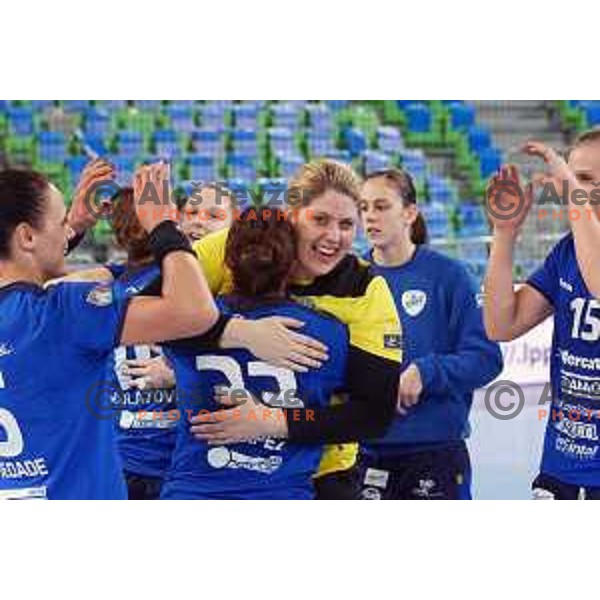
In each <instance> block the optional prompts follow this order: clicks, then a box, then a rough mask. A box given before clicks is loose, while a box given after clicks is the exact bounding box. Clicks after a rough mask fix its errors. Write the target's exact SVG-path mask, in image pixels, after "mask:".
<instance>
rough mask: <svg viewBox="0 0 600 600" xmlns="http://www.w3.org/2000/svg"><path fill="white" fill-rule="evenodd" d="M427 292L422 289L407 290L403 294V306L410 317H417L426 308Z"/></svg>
mask: <svg viewBox="0 0 600 600" xmlns="http://www.w3.org/2000/svg"><path fill="white" fill-rule="evenodd" d="M426 303H427V294H426V293H425V292H423V291H421V290H407V291H406V292H404V293H403V294H402V308H404V310H405V311H406V314H407V315H408V316H410V317H416V316H417V315H418V314H419V313H421V312H422V311H423V309H424V308H425V304H426Z"/></svg>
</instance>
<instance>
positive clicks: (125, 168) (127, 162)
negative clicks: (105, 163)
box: [107, 156, 135, 187]
mask: <svg viewBox="0 0 600 600" xmlns="http://www.w3.org/2000/svg"><path fill="white" fill-rule="evenodd" d="M107 160H109V161H110V163H111V164H112V165H113V166H114V167H115V182H116V183H117V185H120V186H121V187H126V186H131V185H132V183H133V182H132V179H133V174H134V172H135V161H134V160H133V159H131V158H127V157H124V156H109V157H107Z"/></svg>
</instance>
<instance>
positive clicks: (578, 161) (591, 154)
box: [569, 138, 600, 216]
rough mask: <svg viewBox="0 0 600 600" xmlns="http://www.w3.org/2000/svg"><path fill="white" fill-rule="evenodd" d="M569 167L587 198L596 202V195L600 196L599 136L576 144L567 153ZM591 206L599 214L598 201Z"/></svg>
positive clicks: (599, 204) (599, 205)
mask: <svg viewBox="0 0 600 600" xmlns="http://www.w3.org/2000/svg"><path fill="white" fill-rule="evenodd" d="M569 167H570V168H571V170H572V171H573V172H574V173H575V177H577V181H578V183H579V187H580V189H582V190H585V191H586V192H587V198H591V201H592V202H598V200H597V199H596V196H598V198H600V138H598V139H595V140H593V141H587V142H582V143H581V144H579V145H577V146H576V147H575V148H574V149H573V150H572V151H571V153H570V155H569ZM594 184H595V185H594ZM594 190H595V192H594ZM592 192H594V194H593V195H592ZM592 208H594V209H595V210H596V214H598V215H599V216H600V203H598V204H596V205H595V206H594V205H593V204H592Z"/></svg>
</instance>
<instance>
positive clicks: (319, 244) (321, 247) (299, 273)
mask: <svg viewBox="0 0 600 600" xmlns="http://www.w3.org/2000/svg"><path fill="white" fill-rule="evenodd" d="M357 223H358V209H357V206H356V202H355V201H354V199H353V198H351V197H350V196H347V195H346V194H342V193H340V192H337V191H335V190H333V189H329V190H327V191H325V192H324V193H323V194H321V195H319V196H316V197H315V198H314V199H313V200H312V201H311V202H310V203H309V204H308V205H307V206H303V207H302V208H300V209H299V210H298V212H297V214H296V223H295V228H296V233H297V236H298V257H297V258H298V263H297V266H296V268H295V270H294V276H295V277H297V278H306V279H314V278H315V277H319V276H320V275H326V274H327V273H329V272H330V271H332V270H333V269H334V268H335V267H336V266H337V265H338V264H339V263H340V261H341V260H342V259H343V258H344V257H345V256H346V254H348V253H349V252H350V249H351V248H352V243H353V241H354V235H355V233H356V226H357Z"/></svg>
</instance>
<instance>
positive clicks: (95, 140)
mask: <svg viewBox="0 0 600 600" xmlns="http://www.w3.org/2000/svg"><path fill="white" fill-rule="evenodd" d="M84 141H85V143H86V145H87V146H88V147H89V148H90V149H91V150H92V151H93V152H95V153H96V154H97V155H98V156H106V155H107V154H108V146H107V143H106V139H105V137H104V136H103V135H102V134H88V133H86V134H85V135H84Z"/></svg>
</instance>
